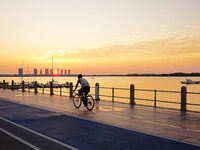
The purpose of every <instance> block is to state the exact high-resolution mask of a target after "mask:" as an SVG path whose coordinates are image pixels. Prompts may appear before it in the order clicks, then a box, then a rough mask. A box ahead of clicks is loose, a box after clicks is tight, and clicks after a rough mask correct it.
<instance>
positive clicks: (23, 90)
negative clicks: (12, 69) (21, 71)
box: [22, 81, 25, 92]
mask: <svg viewBox="0 0 200 150" xmlns="http://www.w3.org/2000/svg"><path fill="white" fill-rule="evenodd" d="M24 87H25V86H24V81H22V92H25V89H24Z"/></svg>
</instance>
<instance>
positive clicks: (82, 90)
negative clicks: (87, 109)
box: [74, 74, 90, 106]
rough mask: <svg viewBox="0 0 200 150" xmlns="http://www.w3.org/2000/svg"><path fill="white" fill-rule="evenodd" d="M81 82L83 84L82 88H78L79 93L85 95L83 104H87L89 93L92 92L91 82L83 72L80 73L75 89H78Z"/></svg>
mask: <svg viewBox="0 0 200 150" xmlns="http://www.w3.org/2000/svg"><path fill="white" fill-rule="evenodd" d="M79 83H80V85H81V88H80V89H79V90H78V93H79V94H81V95H83V97H84V99H83V104H84V105H85V106H87V95H88V93H89V92H90V84H89V82H88V81H87V80H86V79H85V78H83V76H82V74H79V75H78V80H77V83H76V86H75V89H74V91H76V89H77V87H78V85H79Z"/></svg>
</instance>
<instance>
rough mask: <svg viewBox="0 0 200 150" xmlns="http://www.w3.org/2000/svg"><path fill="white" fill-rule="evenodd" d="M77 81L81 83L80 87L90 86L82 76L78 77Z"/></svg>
mask: <svg viewBox="0 0 200 150" xmlns="http://www.w3.org/2000/svg"><path fill="white" fill-rule="evenodd" d="M79 81H80V84H81V86H82V87H85V86H90V84H89V83H88V81H87V80H86V79H84V78H80V79H79Z"/></svg>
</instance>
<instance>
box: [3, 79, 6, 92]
mask: <svg viewBox="0 0 200 150" xmlns="http://www.w3.org/2000/svg"><path fill="white" fill-rule="evenodd" d="M3 89H4V90H5V89H6V81H5V80H3Z"/></svg>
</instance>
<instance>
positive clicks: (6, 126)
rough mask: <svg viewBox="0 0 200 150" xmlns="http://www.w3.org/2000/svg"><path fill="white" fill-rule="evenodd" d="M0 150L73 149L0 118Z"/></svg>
mask: <svg viewBox="0 0 200 150" xmlns="http://www.w3.org/2000/svg"><path fill="white" fill-rule="evenodd" d="M0 149H1V150H30V149H34V150H40V149H45V150H70V149H75V148H73V147H70V146H68V145H66V144H64V143H61V142H59V141H55V140H54V139H51V138H49V137H46V136H44V135H41V134H40V133H37V132H34V131H32V130H30V129H27V128H25V127H23V126H20V125H18V124H16V123H14V122H12V121H10V120H7V119H5V118H2V117H0Z"/></svg>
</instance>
